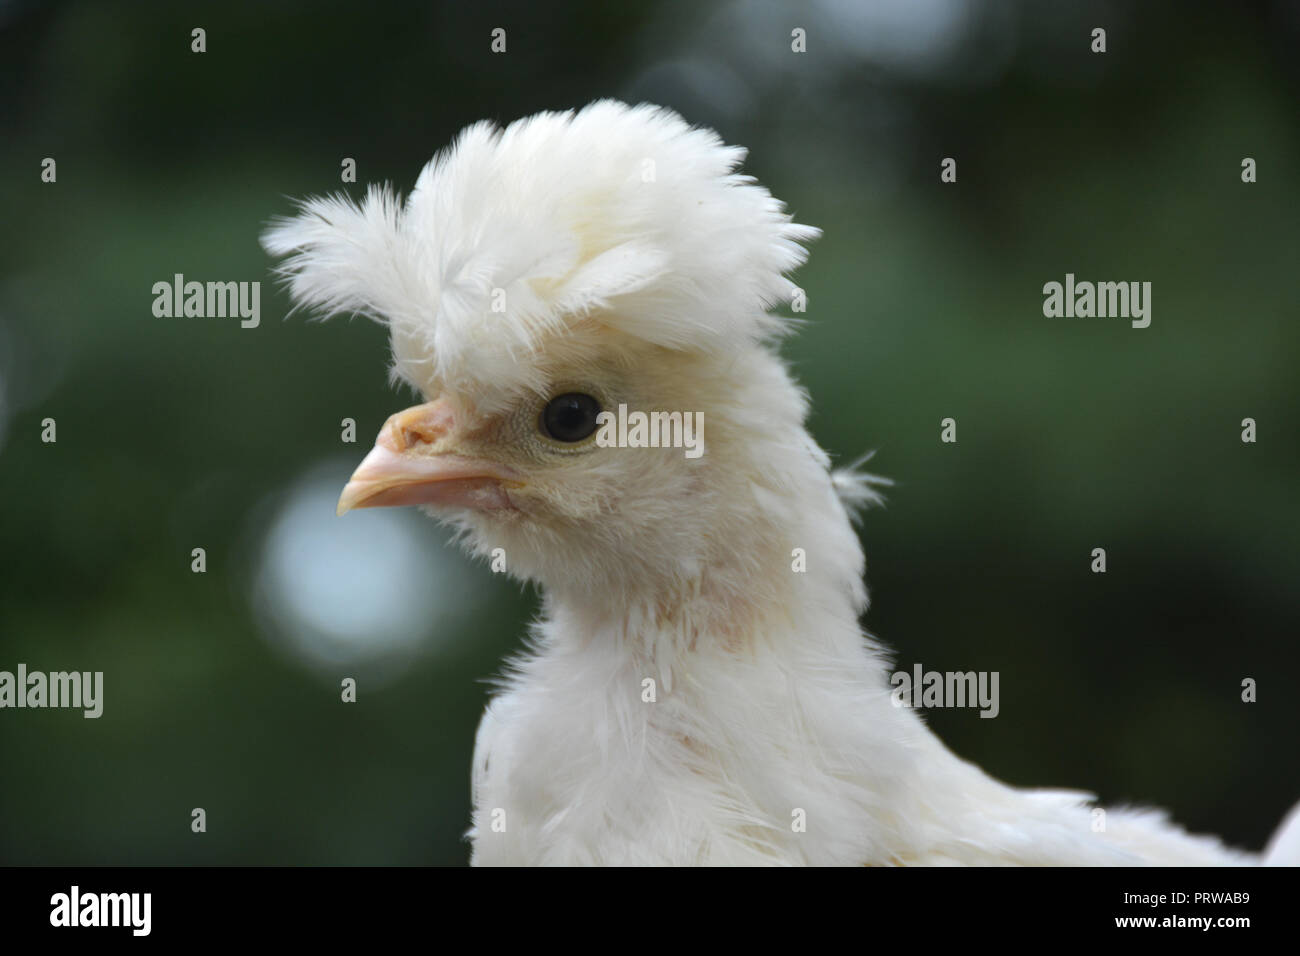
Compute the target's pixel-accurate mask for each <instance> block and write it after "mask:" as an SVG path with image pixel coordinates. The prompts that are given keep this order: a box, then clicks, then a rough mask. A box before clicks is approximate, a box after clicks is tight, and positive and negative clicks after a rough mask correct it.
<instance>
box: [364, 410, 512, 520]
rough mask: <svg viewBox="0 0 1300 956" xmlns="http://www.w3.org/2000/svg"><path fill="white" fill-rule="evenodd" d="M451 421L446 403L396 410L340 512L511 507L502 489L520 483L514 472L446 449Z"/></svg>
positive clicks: (499, 465) (365, 460) (450, 431)
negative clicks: (420, 507)
mask: <svg viewBox="0 0 1300 956" xmlns="http://www.w3.org/2000/svg"><path fill="white" fill-rule="evenodd" d="M454 425H455V419H454V418H453V416H452V412H451V409H450V408H449V407H448V406H447V404H446V403H445V402H442V401H437V402H429V403H428V404H427V405H416V406H415V407H414V408H408V409H406V411H403V412H398V413H397V414H396V415H392V416H390V417H389V419H388V421H386V422H384V427H383V428H381V429H380V430H379V437H378V438H377V439H376V440H375V447H374V448H372V449H371V450H370V454H368V455H366V457H365V459H364V460H363V461H362V462H361V464H360V465H359V466H358V467H357V470H356V471H355V472H353V473H352V477H351V478H350V479H349V480H348V483H347V485H346V486H345V487H344V488H343V494H342V495H340V496H339V507H338V513H339V514H340V515H343V514H346V513H347V512H349V511H351V510H352V509H353V508H383V507H393V506H398V505H444V506H452V507H462V508H472V509H475V510H478V511H493V510H500V509H503V508H510V507H512V506H511V504H510V499H509V498H508V497H507V496H506V485H507V484H513V485H515V486H518V485H520V484H522V482H521V481H520V480H519V475H518V473H516V472H515V471H514V470H512V469H510V468H507V467H505V466H504V465H501V464H498V463H496V462H492V461H486V460H482V459H476V458H467V457H465V456H464V455H458V454H455V453H454V451H449V450H446V449H445V448H442V447H441V446H445V445H449V444H450V442H448V441H447V440H446V439H448V437H449V436H450V435H451V433H452V430H453V426H454Z"/></svg>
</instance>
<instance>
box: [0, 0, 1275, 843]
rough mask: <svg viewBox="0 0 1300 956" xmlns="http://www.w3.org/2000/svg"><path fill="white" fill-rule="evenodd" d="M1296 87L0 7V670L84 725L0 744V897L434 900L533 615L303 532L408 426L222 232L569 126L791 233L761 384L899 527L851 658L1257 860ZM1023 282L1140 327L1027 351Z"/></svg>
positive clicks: (1130, 12) (566, 36)
mask: <svg viewBox="0 0 1300 956" xmlns="http://www.w3.org/2000/svg"><path fill="white" fill-rule="evenodd" d="M1067 6H1068V7H1069V9H1066V7H1067ZM796 26H798V27H803V28H804V29H806V30H807V35H808V44H807V46H808V52H807V53H806V54H802V55H797V54H794V53H792V52H791V50H790V31H791V29H792V28H794V27H796ZM1095 26H1102V27H1105V28H1106V29H1107V31H1108V52H1106V53H1105V54H1104V55H1094V54H1092V53H1091V52H1090V51H1089V43H1090V37H1089V34H1090V31H1091V29H1092V28H1093V27H1095ZM194 27H203V28H204V29H205V30H206V31H207V52H206V53H204V54H195V53H191V52H190V43H191V39H190V31H191V29H192V28H194ZM495 27H503V28H505V29H506V31H507V52H506V53H505V54H503V55H494V54H493V53H491V52H490V50H489V42H490V32H491V30H492V29H493V28H495ZM1298 42H1300V7H1298V6H1297V4H1295V3H1281V2H1274V3H1232V4H1228V3H1224V4H1221V5H1197V4H1190V3H1172V2H1170V3H1143V4H1102V5H1089V4H1086V3H1085V4H1070V5H1065V4H1056V5H1050V8H1049V5H1046V4H1036V3H1029V2H1023V3H1011V2H975V0H971V2H959V0H925V2H909V0H887V2H866V0H864V2H849V0H834V2H832V0H819V2H812V3H802V4H797V5H796V4H780V3H774V2H737V3H717V4H706V5H700V4H693V3H686V2H657V0H638V2H635V3H627V4H609V3H604V2H597V0H589V2H579V3H569V4H564V5H550V4H537V3H532V2H526V0H519V2H508V3H482V4H472V5H471V4H456V5H452V4H447V5H434V4H409V5H407V4H397V5H388V4H382V3H373V4H360V5H358V4H352V3H290V2H286V3H275V4H261V3H257V4H252V3H250V4H227V3H222V4H212V5H204V4H186V5H183V9H182V6H181V5H176V4H170V3H133V4H113V3H68V4H33V3H13V2H9V3H2V2H0V71H2V72H0V75H3V95H2V96H0V110H3V116H2V118H0V181H3V182H4V184H5V188H4V209H5V217H4V219H5V228H4V229H3V230H2V231H0V501H3V505H2V506H0V509H2V510H0V514H3V519H2V523H0V670H11V671H12V670H14V669H15V668H16V666H17V664H18V663H19V662H23V663H26V664H27V666H28V667H29V668H30V669H33V670H45V671H53V670H66V669H75V670H92V671H93V670H102V671H103V672H104V673H105V685H106V686H105V703H104V715H103V717H102V718H100V719H98V720H85V719H83V718H82V716H81V714H80V712H78V711H60V710H43V711H33V710H24V711H16V710H3V711H0V863H59V864H98V863H125V864H134V863H257V864H272V863H285V864H299V863H300V864H334V863H344V864H373V863H400V864H428V863H432V864H460V863H463V862H465V861H466V859H467V857H468V848H467V845H466V844H465V843H464V841H463V840H462V834H463V832H464V830H465V829H466V827H467V826H468V809H469V763H470V754H471V750H472V746H473V736H474V728H475V725H476V722H477V720H478V716H479V714H480V712H481V710H482V708H483V705H484V702H485V700H486V694H487V686H486V684H485V683H484V680H485V679H486V678H489V677H490V676H491V675H492V674H494V673H495V672H496V671H497V670H498V667H499V664H500V661H501V659H502V658H503V656H505V655H507V654H508V653H510V652H511V651H512V650H515V649H517V648H518V647H519V646H520V640H519V638H520V635H521V633H522V631H523V628H524V626H525V624H526V622H527V621H528V620H529V618H530V616H531V615H532V614H533V613H534V612H535V609H536V596H535V594H533V593H531V592H530V591H529V590H521V589H519V588H518V587H517V586H516V585H512V584H511V583H510V582H508V581H505V580H504V579H503V578H502V577H500V576H495V575H492V574H490V573H489V572H488V571H487V570H486V569H485V568H482V567H476V566H471V565H470V564H469V563H468V562H466V561H464V560H463V559H462V558H461V557H460V556H459V555H458V554H457V553H455V552H454V551H451V550H449V549H447V548H446V547H445V546H444V544H443V538H442V536H441V533H440V532H439V531H438V529H437V528H435V527H433V526H432V524H431V523H430V522H428V521H427V520H425V519H423V518H422V517H421V516H420V515H419V514H418V513H416V512H415V511H413V510H411V511H407V510H398V511H391V512H382V511H373V512H363V513H359V514H354V515H350V516H348V518H347V519H346V520H345V521H339V520H338V519H336V518H335V517H334V515H333V500H334V496H335V495H336V494H337V491H338V489H339V486H340V485H341V483H342V481H343V479H344V478H345V477H346V475H347V473H348V471H349V469H350V467H351V466H352V465H354V464H355V463H356V462H357V461H359V459H360V458H361V456H362V455H363V454H364V452H365V449H366V448H367V447H368V446H369V443H370V441H371V439H372V437H373V435H374V434H375V432H376V431H377V429H378V427H379V426H380V424H381V423H382V422H383V420H384V418H385V417H386V416H387V415H388V414H389V413H391V412H393V411H395V410H397V409H399V408H402V407H404V406H405V405H406V404H408V401H407V399H408V398H409V397H410V396H408V395H404V394H398V393H397V392H396V391H395V390H393V389H392V388H390V387H389V386H388V385H387V384H386V380H385V366H386V362H387V347H386V341H385V335H384V332H383V330H382V329H381V328H379V327H378V326H375V325H373V324H370V323H367V322H365V321H362V320H359V319H358V320H352V321H348V320H336V321H334V322H331V323H329V324H316V323H309V322H306V321H304V320H303V319H302V318H301V317H299V316H294V317H291V318H290V319H288V320H287V321H285V320H284V314H285V311H286V309H287V301H286V299H285V297H284V295H283V294H282V293H281V291H280V290H279V289H278V288H277V287H275V286H274V285H273V284H272V283H271V282H270V281H268V280H269V276H268V274H267V273H268V265H269V264H268V261H267V259H266V257H265V256H264V254H263V253H262V252H261V250H260V249H259V247H258V245H257V235H258V233H259V231H260V229H261V227H262V225H263V224H264V223H265V221H266V220H267V219H269V218H270V217H271V216H272V215H276V214H283V213H286V212H288V211H289V210H290V203H289V200H288V198H286V197H297V196H302V195H306V194H310V193H321V192H327V191H336V190H339V189H343V190H346V191H348V192H351V193H352V194H353V195H356V194H358V193H360V192H361V191H362V190H363V189H364V188H365V184H366V183H367V182H370V181H378V180H391V181H392V182H393V183H395V184H396V185H398V186H399V187H400V188H402V189H404V190H406V189H409V188H410V186H411V184H412V183H413V182H414V179H415V176H416V174H417V173H418V171H419V169H420V167H421V165H422V164H423V163H424V162H425V161H426V160H428V159H429V157H430V156H431V155H432V154H433V153H434V152H435V150H437V149H438V148H440V147H441V146H443V145H444V144H446V143H447V142H448V140H449V139H450V138H451V137H452V136H453V134H454V133H455V132H456V131H457V130H459V129H460V128H461V127H463V126H464V125H466V124H468V123H470V122H472V121H474V120H477V119H480V118H483V117H490V118H494V119H498V120H501V121H509V120H511V119H514V118H516V117H519V116H522V115H525V114H528V113H531V112H534V111H536V110H539V109H544V108H570V107H576V106H580V105H582V104H584V103H586V102H588V101H589V100H591V99H593V98H596V97H600V96H618V97H621V98H624V99H627V100H632V101H637V100H643V99H644V100H651V101H654V102H659V103H663V104H665V105H668V106H672V107H674V108H676V109H678V110H679V111H680V112H682V113H683V115H685V116H686V117H687V119H688V120H690V121H692V122H695V123H699V124H704V125H710V126H714V127H715V128H717V129H718V130H719V131H720V133H721V134H722V136H723V137H724V138H725V139H726V140H727V141H728V142H734V143H742V144H745V145H746V146H749V147H750V149H751V159H750V162H749V163H748V165H747V168H748V171H750V172H752V173H753V174H755V175H757V176H758V177H759V179H760V180H762V181H763V182H764V183H766V184H767V185H769V186H770V187H771V189H772V190H773V192H774V193H775V194H776V195H777V196H779V197H781V198H782V199H784V200H786V201H787V202H788V203H789V205H790V207H791V208H792V210H793V211H794V212H795V214H796V216H797V218H798V220H799V221H800V222H806V223H811V224H815V225H819V226H821V227H823V228H824V229H825V236H824V237H823V238H822V239H821V240H820V242H819V243H818V244H817V245H816V246H815V247H814V250H813V257H812V260H811V262H810V264H809V265H808V266H807V267H806V268H805V269H804V270H803V271H802V272H800V273H799V275H798V281H799V283H800V284H801V285H802V286H803V287H804V288H805V289H806V290H807V292H808V296H809V309H808V313H807V316H806V317H807V319H808V320H809V322H808V325H807V327H806V328H805V329H804V331H803V333H802V334H801V335H800V336H799V337H797V338H796V339H794V340H792V341H791V342H790V343H789V344H788V345H787V346H786V352H787V354H788V356H789V357H790V359H791V360H792V361H793V363H794V364H795V366H796V368H797V370H798V374H799V376H800V378H801V379H802V381H803V382H804V383H805V384H806V385H807V386H808V387H809V389H810V390H811V393H812V396H813V399H814V405H815V412H814V414H813V417H812V421H811V425H812V428H813V431H814V434H815V435H816V437H817V439H818V440H819V441H820V442H821V443H822V444H823V445H824V446H825V447H827V448H828V449H830V450H831V451H832V452H833V453H834V454H836V455H837V456H840V457H842V458H850V457H853V456H856V455H857V454H858V453H859V452H861V451H863V450H865V449H870V448H874V449H877V450H878V454H877V456H876V458H875V460H874V462H873V465H874V467H875V468H876V470H877V471H879V472H881V473H883V474H885V475H888V476H890V477H892V478H893V479H894V480H895V481H896V486H895V487H894V488H893V489H891V491H890V494H889V502H888V506H887V507H886V508H885V509H883V510H876V511H873V512H871V513H869V515H868V516H867V518H866V520H865V522H864V524H863V526H862V529H861V534H862V537H863V541H864V544H865V546H866V549H867V554H868V561H869V574H868V579H869V585H870V587H871V590H872V596H873V604H872V607H871V610H870V611H869V613H868V615H867V617H866V620H865V624H866V626H867V627H868V628H869V629H870V630H871V631H872V633H874V634H876V635H878V636H879V637H880V638H881V639H882V640H883V641H885V642H886V643H887V644H888V645H890V646H891V647H893V648H894V649H895V650H896V652H897V660H898V662H899V664H900V665H901V666H903V667H906V668H908V669H910V668H911V665H912V664H913V663H914V662H918V661H919V662H921V663H922V664H923V665H924V666H925V667H926V668H928V669H940V670H966V669H977V670H997V671H1000V673H1001V688H1000V689H1001V714H1000V716H999V717H998V719H996V720H981V719H979V717H978V714H977V712H976V711H974V710H967V711H946V712H937V713H932V714H931V715H930V716H929V721H930V723H931V725H932V726H933V727H935V728H936V730H937V731H938V732H939V734H940V735H941V736H942V737H943V738H944V740H945V741H947V742H948V743H949V745H950V746H952V747H953V749H955V750H956V751H957V752H958V753H960V754H962V755H963V756H965V757H967V758H969V759H971V760H973V761H975V762H977V763H979V764H981V765H982V766H984V767H985V768H986V769H988V770H989V771H990V772H991V773H993V774H995V775H997V776H1000V777H1002V778H1003V779H1006V780H1008V781H1010V782H1013V783H1016V784H1025V785H1044V786H1047V785H1050V786H1070V787H1080V788H1087V789H1092V790H1095V791H1097V792H1098V793H1100V794H1101V796H1102V797H1103V798H1104V799H1106V800H1108V801H1135V802H1141V803H1154V804H1157V805H1161V806H1164V807H1168V808H1169V809H1170V810H1171V811H1172V812H1173V814H1174V816H1175V817H1176V818H1177V819H1178V820H1179V821H1181V822H1183V823H1184V824H1186V825H1188V826H1189V827H1192V828H1194V829H1201V830H1209V831H1214V832H1217V833H1220V834H1222V835H1223V836H1225V837H1226V838H1227V839H1229V840H1230V841H1232V842H1234V843H1237V844H1239V845H1243V846H1246V847H1251V848H1258V847H1260V846H1261V845H1262V843H1263V841H1264V840H1265V839H1266V837H1267V834H1268V833H1269V832H1270V830H1271V828H1272V827H1273V826H1274V825H1275V824H1276V823H1277V822H1278V820H1279V819H1280V818H1281V816H1282V815H1283V813H1284V812H1285V811H1286V809H1287V808H1288V807H1289V806H1290V805H1291V804H1292V802H1294V801H1295V800H1296V799H1297V798H1300V755H1298V754H1297V747H1296V740H1297V731H1298V730H1300V700H1297V695H1296V690H1295V688H1296V672H1297V666H1300V651H1298V650H1297V645H1296V638H1297V634H1298V633H1300V597H1298V596H1297V591H1296V581H1297V580H1298V579H1300V550H1298V545H1300V502H1298V501H1297V470H1298V469H1297V466H1298V465H1300V434H1298V428H1297V417H1296V416H1297V412H1298V411H1300V399H1298V395H1297V385H1296V372H1295V369H1296V363H1297V358H1298V357H1300V323H1298V322H1297V318H1298V315H1297V312H1298V309H1297V295H1296V286H1295V283H1296V276H1297V263H1298V262H1300V237H1298V235H1297V213H1298V211H1300V175H1297V174H1298V173H1300V149H1298V147H1300V134H1298V127H1297V116H1298V115H1300V112H1298V109H1297V107H1298V106H1300V96H1298V95H1297V94H1298V93H1300V72H1298V64H1300V58H1297V57H1296V56H1295V51H1296V48H1297V44H1298ZM946 156H951V157H955V158H956V159H957V161H958V182H957V183H956V184H953V185H944V184H941V183H940V181H939V163H940V160H941V159H942V158H943V157H946ZM1246 156H1250V157H1253V158H1255V159H1256V160H1257V162H1258V169H1259V173H1258V176H1259V181H1258V183H1256V184H1253V185H1245V184H1243V183H1242V182H1241V178H1240V164H1241V160H1242V158H1243V157H1246ZM45 157H53V158H55V159H56V161H57V164H58V165H57V173H58V179H57V183H55V184H46V183H42V182H41V181H40V171H41V165H40V164H41V161H42V159H43V158H45ZM344 157H352V158H355V159H356V161H357V165H358V180H359V182H358V183H357V184H356V185H344V184H342V183H340V179H339V171H340V162H341V161H342V159H343V158H344ZM178 272H179V273H183V274H184V275H185V276H186V277H187V278H188V279H197V280H200V281H206V280H221V281H252V280H262V281H263V283H264V284H263V287H262V321H261V325H260V327H258V328H256V329H241V328H240V327H239V323H238V320H236V319H217V318H208V319H195V318H189V319H185V318H171V319H162V318H156V317H155V316H154V315H153V314H152V308H151V307H152V302H153V295H152V292H151V289H152V286H153V284H154V283H155V282H158V281H170V279H171V277H172V276H173V274H175V273H178ZM1066 272H1073V273H1075V274H1076V275H1077V276H1078V277H1079V278H1080V279H1093V280H1145V281H1150V282H1152V283H1153V287H1154V288H1153V321H1152V324H1151V327H1150V328H1148V329H1146V330H1136V329H1131V328H1130V327H1129V325H1128V323H1127V322H1126V321H1123V320H1114V319H1111V320H1100V319H1092V320H1088V319H1073V320H1071V319H1046V318H1044V317H1043V315H1042V300H1043V296H1042V291H1041V289H1042V286H1043V284H1044V283H1045V282H1048V281H1052V280H1056V281H1061V280H1062V279H1063V278H1064V275H1065V273H1066ZM947 416H952V417H954V418H956V419H957V421H958V437H959V442H958V443H957V444H956V445H945V444H941V443H940V441H939V422H940V419H942V418H944V417H947ZM47 417H49V418H54V419H55V420H56V422H57V436H58V441H57V443H55V444H46V443H43V442H42V441H41V438H40V434H41V421H42V420H43V419H45V418H47ZM1245 417H1253V418H1255V419H1256V420H1257V421H1258V423H1259V425H1258V427H1259V441H1258V443H1256V444H1253V445H1251V444H1243V443H1242V442H1241V440H1240V431H1241V426H1240V422H1241V420H1242V419H1243V418H1245ZM344 418H352V419H355V421H356V423H357V443H356V444H347V443H345V442H343V441H342V440H341V437H340V432H341V426H340V422H341V420H342V419H344ZM196 547H202V548H205V549H206V553H207V571H206V573H203V574H196V573H192V572H191V550H192V549H193V548H196ZM1094 547H1105V548H1106V549H1107V553H1108V556H1109V571H1108V573H1107V574H1105V575H1094V574H1092V573H1090V571H1089V563H1090V552H1091V550H1092V549H1093V548H1094ZM345 676H353V677H355V678H357V680H358V682H359V695H358V697H359V699H358V702H357V703H356V704H354V705H346V706H345V705H343V704H341V703H340V702H339V682H340V680H341V679H342V678H343V677H345ZM1246 677H1252V678H1255V679H1256V680H1258V681H1259V701H1258V703H1255V704H1243V703H1242V702H1241V701H1240V682H1241V680H1242V679H1243V678H1246ZM194 807H203V808H204V809H205V810H206V812H207V817H208V832H207V833H206V834H204V835H202V836H198V835H194V834H192V833H191V832H190V811H191V809H192V808H194Z"/></svg>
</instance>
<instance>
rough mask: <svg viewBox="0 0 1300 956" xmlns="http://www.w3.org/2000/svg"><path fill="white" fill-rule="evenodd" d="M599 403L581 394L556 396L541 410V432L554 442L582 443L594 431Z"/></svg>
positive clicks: (572, 393)
mask: <svg viewBox="0 0 1300 956" xmlns="http://www.w3.org/2000/svg"><path fill="white" fill-rule="evenodd" d="M599 414H600V402H598V401H596V400H595V399H594V398H592V397H591V396H590V395H583V394H582V393H581V392H567V393H566V394H564V395H557V396H555V398H553V399H551V400H550V401H549V402H547V403H546V407H545V408H544V409H542V431H544V432H546V434H548V435H550V436H551V437H552V438H554V439H555V440H556V441H564V442H574V441H582V440H583V439H584V438H586V437H587V436H588V435H590V434H591V433H592V432H594V431H595V430H596V416H597V415H599Z"/></svg>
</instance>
